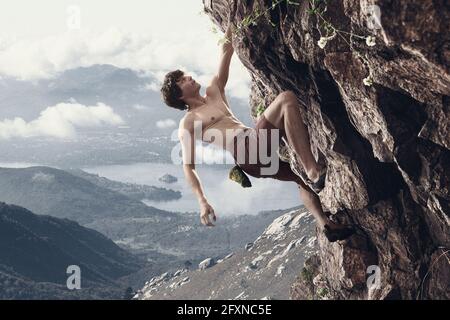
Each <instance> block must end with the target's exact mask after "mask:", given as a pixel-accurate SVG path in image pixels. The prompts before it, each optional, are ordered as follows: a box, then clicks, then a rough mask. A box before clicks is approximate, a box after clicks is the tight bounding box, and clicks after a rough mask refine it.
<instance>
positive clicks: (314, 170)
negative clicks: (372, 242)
mask: <svg viewBox="0 0 450 320" xmlns="http://www.w3.org/2000/svg"><path fill="white" fill-rule="evenodd" d="M229 25H230V24H229ZM225 37H226V38H227V39H228V40H229V41H227V42H225V43H224V44H223V45H222V54H221V59H220V64H219V70H218V73H217V75H216V76H214V77H213V79H212V81H211V82H210V84H209V86H208V87H207V88H206V95H205V96H201V95H200V94H199V90H200V87H201V86H200V84H199V83H197V82H196V81H195V80H194V79H193V78H192V77H191V76H189V75H187V74H185V73H184V72H183V71H181V70H176V71H172V72H170V73H168V74H167V75H166V77H165V80H164V83H163V87H162V88H161V92H162V96H163V100H164V102H165V103H166V104H167V105H168V106H170V107H173V108H176V109H180V110H187V112H186V114H185V116H184V117H183V118H182V119H181V121H180V124H179V131H178V132H179V139H180V143H181V147H182V154H183V171H184V174H185V176H186V179H187V180H188V182H189V184H190V185H191V187H192V189H193V191H194V193H195V194H196V196H197V198H198V202H199V205H200V220H201V223H202V224H203V225H205V226H214V224H213V223H212V221H211V220H210V218H212V219H213V220H214V221H216V215H215V212H214V209H213V207H212V206H211V205H210V203H209V202H208V200H207V198H206V196H205V193H204V190H203V187H202V184H201V182H200V178H199V176H198V175H197V172H196V170H195V138H196V136H195V134H194V130H196V129H195V128H194V122H195V123H199V122H200V121H201V122H200V123H201V132H202V134H203V135H201V136H200V139H202V140H203V141H205V142H211V141H209V140H211V139H206V138H204V136H205V135H207V134H208V132H209V131H210V130H215V131H216V132H220V133H222V136H223V137H226V136H227V134H226V132H225V131H226V130H235V132H237V133H239V132H247V131H248V130H253V131H252V132H253V133H255V134H254V135H253V136H256V137H257V138H258V137H259V135H258V132H259V130H261V129H268V130H280V132H281V134H280V136H284V137H286V138H287V141H288V143H289V145H290V146H292V148H293V149H294V151H295V154H296V156H297V158H298V160H299V161H300V163H301V164H302V166H303V167H304V169H305V172H306V174H307V176H308V177H307V178H308V180H309V182H310V184H309V185H310V186H311V185H313V186H315V187H317V188H318V190H316V192H318V191H320V189H321V188H323V184H324V178H325V173H324V172H323V171H321V168H320V167H319V165H318V163H317V162H316V160H315V158H314V156H313V155H312V153H311V148H310V143H309V135H308V130H307V128H306V126H305V125H304V123H303V120H302V117H301V114H300V111H299V105H298V101H297V98H296V96H295V94H294V93H293V92H292V91H284V92H282V93H281V94H279V95H278V96H277V97H276V99H275V100H274V101H273V102H272V103H271V104H270V106H269V107H268V108H267V109H266V110H265V111H264V113H263V114H262V115H261V116H260V118H259V120H258V122H257V124H256V127H255V128H250V127H247V126H245V125H244V124H243V123H242V122H241V121H239V120H238V119H237V118H236V117H235V115H234V114H233V112H232V111H231V109H230V106H229V103H228V101H227V98H226V95H225V86H226V83H227V81H228V75H229V67H230V62H231V58H232V56H233V53H234V48H233V45H232V28H231V27H228V29H227V31H226V34H225ZM237 135H238V134H237ZM212 140H214V141H216V140H217V141H218V142H217V141H216V144H217V145H218V146H219V147H221V148H223V149H225V150H228V151H230V152H231V153H232V154H233V156H235V153H233V152H234V151H235V150H230V147H229V146H230V145H233V144H230V143H229V141H225V142H224V141H221V140H220V139H212ZM269 141H270V140H269ZM253 142H258V140H255V141H253ZM250 143H251V142H250ZM238 145H239V147H240V148H247V149H248V144H245V145H243V144H239V143H238ZM269 148H270V147H269ZM245 151H246V152H247V153H248V150H245ZM235 159H236V157H235ZM237 164H238V163H237ZM238 165H239V166H240V167H241V168H242V169H243V171H244V172H246V173H248V174H250V175H252V176H254V177H258V178H259V177H263V178H267V177H268V178H274V179H278V180H283V181H295V182H296V183H297V185H298V188H299V189H300V197H301V199H302V200H303V203H304V205H305V206H306V208H307V209H308V210H309V211H310V212H311V213H312V214H313V216H314V217H315V219H316V222H317V224H318V226H319V228H320V230H322V231H323V232H324V233H325V235H326V236H327V238H328V240H329V241H331V242H334V241H337V240H343V239H346V238H348V237H349V236H350V235H351V234H352V233H353V232H354V230H353V229H352V228H351V227H347V226H342V225H339V224H336V223H335V222H333V221H331V220H329V219H328V217H327V215H325V214H324V212H323V211H322V206H321V204H320V200H319V197H318V196H317V195H316V193H315V192H313V191H312V189H311V188H310V187H309V186H308V185H307V184H305V182H304V181H303V179H301V178H300V177H299V176H297V175H296V174H295V173H294V172H293V171H292V170H291V169H290V166H289V165H288V164H287V163H285V162H280V168H279V170H278V172H277V173H276V174H275V175H272V176H267V177H264V176H262V175H261V174H259V173H258V171H259V170H260V168H261V166H260V165H259V164H242V165H241V164H238ZM255 169H256V170H255Z"/></svg>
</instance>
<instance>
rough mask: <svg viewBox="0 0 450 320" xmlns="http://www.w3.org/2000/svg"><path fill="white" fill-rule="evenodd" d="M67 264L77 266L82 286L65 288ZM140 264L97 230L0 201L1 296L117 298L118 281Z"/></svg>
mask: <svg viewBox="0 0 450 320" xmlns="http://www.w3.org/2000/svg"><path fill="white" fill-rule="evenodd" d="M70 265H77V266H79V267H80V269H81V286H82V290H79V291H76V292H75V291H69V290H68V289H67V288H66V281H67V278H68V275H67V274H66V271H67V267H68V266H70ZM143 266H144V262H143V261H141V260H139V259H138V258H136V257H135V256H133V255H131V254H129V253H128V252H126V251H125V250H123V249H121V248H120V247H118V246H117V245H115V244H114V242H113V241H111V240H109V239H108V238H106V237H105V236H103V235H102V234H100V233H99V232H97V231H94V230H90V229H87V228H84V227H82V226H80V225H79V224H78V223H75V222H73V221H70V220H67V219H58V218H54V217H49V216H38V215H35V214H33V213H32V212H30V211H28V210H26V209H24V208H21V207H18V206H15V205H7V204H5V203H0V298H6V299H9V298H24V299H28V298H37V297H41V298H42V297H47V298H51V297H52V296H54V297H58V296H59V294H62V296H60V297H63V296H66V295H67V297H71V298H77V297H78V298H86V297H87V296H90V297H93V296H96V297H98V298H100V297H103V298H105V297H113V296H114V297H116V298H117V297H119V296H120V294H121V293H122V291H123V290H124V288H123V287H121V286H120V285H118V283H117V282H116V280H118V279H120V278H121V277H124V276H127V275H130V274H132V273H134V272H136V271H138V270H139V269H141V268H142V267H143ZM83 288H86V289H87V290H84V289H83ZM88 288H89V289H88ZM96 288H97V289H98V290H97V289H96ZM25 289H26V290H25ZM30 290H31V292H30ZM33 290H35V292H33ZM96 290H97V291H96ZM41 291H42V292H41ZM87 292H90V293H89V294H88V293H87ZM86 294H87V295H86Z"/></svg>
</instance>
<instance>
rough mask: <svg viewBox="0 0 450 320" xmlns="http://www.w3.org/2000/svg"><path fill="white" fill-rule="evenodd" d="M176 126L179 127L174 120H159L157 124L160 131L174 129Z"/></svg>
mask: <svg viewBox="0 0 450 320" xmlns="http://www.w3.org/2000/svg"><path fill="white" fill-rule="evenodd" d="M176 125H177V123H176V122H175V120H173V119H164V120H159V121H157V122H156V126H157V127H158V128H159V129H167V128H173V127H175V126H176Z"/></svg>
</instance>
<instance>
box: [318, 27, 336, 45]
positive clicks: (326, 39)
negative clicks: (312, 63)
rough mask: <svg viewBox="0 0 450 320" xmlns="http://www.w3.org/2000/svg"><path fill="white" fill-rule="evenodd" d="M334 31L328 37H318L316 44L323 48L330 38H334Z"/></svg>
mask: <svg viewBox="0 0 450 320" xmlns="http://www.w3.org/2000/svg"><path fill="white" fill-rule="evenodd" d="M336 34H337V33H336V31H334V32H333V34H332V35H331V36H329V37H320V39H319V41H317V45H318V46H319V47H320V48H321V49H323V48H325V46H326V45H327V43H328V41H330V40H331V39H334V37H336Z"/></svg>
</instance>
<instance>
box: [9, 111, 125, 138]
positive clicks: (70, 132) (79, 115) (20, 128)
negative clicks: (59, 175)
mask: <svg viewBox="0 0 450 320" xmlns="http://www.w3.org/2000/svg"><path fill="white" fill-rule="evenodd" d="M123 123H124V122H123V120H122V118H121V117H120V116H119V115H117V114H116V113H114V111H113V109H112V108H111V107H109V106H107V105H105V104H103V103H98V104H97V105H96V106H84V105H81V104H78V103H59V104H57V105H55V106H52V107H48V108H47V109H45V110H44V111H42V112H41V114H40V115H39V117H38V118H37V119H35V120H32V121H30V122H26V121H25V120H24V119H22V118H14V119H12V120H11V119H5V120H3V121H0V140H1V139H10V138H14V137H23V138H27V137H37V136H49V137H56V138H71V137H74V136H75V135H76V128H82V127H98V126H102V125H120V124H123Z"/></svg>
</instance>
